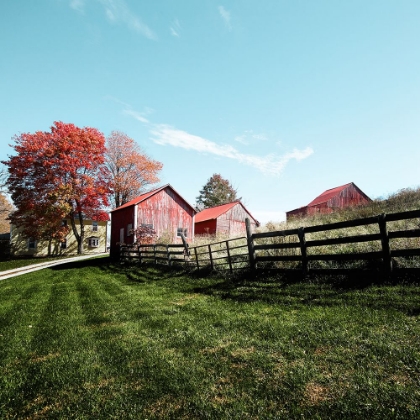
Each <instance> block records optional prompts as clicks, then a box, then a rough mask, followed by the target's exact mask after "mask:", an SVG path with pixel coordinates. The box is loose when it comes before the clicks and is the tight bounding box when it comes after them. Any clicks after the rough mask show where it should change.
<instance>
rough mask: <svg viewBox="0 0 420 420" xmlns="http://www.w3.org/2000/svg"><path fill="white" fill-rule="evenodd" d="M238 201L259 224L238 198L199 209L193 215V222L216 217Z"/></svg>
mask: <svg viewBox="0 0 420 420" xmlns="http://www.w3.org/2000/svg"><path fill="white" fill-rule="evenodd" d="M238 203H239V204H240V205H241V206H242V207H243V208H244V210H245V211H246V212H247V213H248V214H249V215H250V216H251V217H252V218H253V219H254V221H255V222H256V223H257V225H259V222H258V220H257V219H256V218H255V217H254V216H253V215H252V214H251V213H250V212H249V210H248V209H247V208H246V207H245V206H244V204H243V203H242V201H241V200H239V199H238V200H234V201H231V202H230V203H225V204H218V205H217V206H213V207H209V208H207V209H204V210H201V211H200V212H198V213H197V214H196V216H195V223H200V222H204V221H206V220H212V219H217V218H218V217H219V216H221V215H222V214H224V213H226V212H227V211H228V210H230V209H231V208H232V207H234V205H235V204H238ZM221 207H223V209H220V208H221Z"/></svg>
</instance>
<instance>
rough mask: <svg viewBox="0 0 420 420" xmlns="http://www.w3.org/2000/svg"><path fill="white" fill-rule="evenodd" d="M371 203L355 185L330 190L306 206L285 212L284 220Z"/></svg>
mask: <svg viewBox="0 0 420 420" xmlns="http://www.w3.org/2000/svg"><path fill="white" fill-rule="evenodd" d="M370 201H372V200H371V199H370V198H369V197H368V196H367V195H366V194H365V193H364V192H363V191H362V190H361V189H360V188H359V187H358V186H357V185H356V184H354V183H353V182H350V183H349V184H345V185H342V186H340V187H335V188H331V189H329V190H326V191H324V192H323V193H322V194H321V195H319V196H318V197H316V198H314V199H313V200H312V201H311V202H310V203H309V204H308V205H306V206H303V207H299V208H297V209H294V210H290V211H288V212H286V219H287V220H289V219H290V218H291V217H298V216H300V217H302V216H310V215H313V214H317V213H322V214H327V213H332V212H333V211H335V210H337V209H342V208H345V207H349V206H357V205H361V204H367V203H369V202H370Z"/></svg>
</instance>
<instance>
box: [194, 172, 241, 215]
mask: <svg viewBox="0 0 420 420" xmlns="http://www.w3.org/2000/svg"><path fill="white" fill-rule="evenodd" d="M196 200H197V201H196V205H197V208H198V209H199V210H203V209H207V208H209V207H214V206H219V205H220V204H226V203H231V202H232V201H236V200H239V198H237V191H236V189H235V188H233V186H232V185H231V183H230V182H229V181H228V180H227V179H224V178H222V176H221V175H220V174H213V176H212V177H211V178H210V179H209V180H208V181H207V183H206V184H205V185H204V187H203V189H202V190H200V195H199V196H198V197H197V199H196Z"/></svg>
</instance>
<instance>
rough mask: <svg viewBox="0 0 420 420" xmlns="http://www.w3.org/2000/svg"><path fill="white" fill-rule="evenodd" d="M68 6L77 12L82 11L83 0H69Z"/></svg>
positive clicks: (83, 8)
mask: <svg viewBox="0 0 420 420" xmlns="http://www.w3.org/2000/svg"><path fill="white" fill-rule="evenodd" d="M70 7H71V8H72V9H73V10H76V11H77V12H84V10H85V0H70Z"/></svg>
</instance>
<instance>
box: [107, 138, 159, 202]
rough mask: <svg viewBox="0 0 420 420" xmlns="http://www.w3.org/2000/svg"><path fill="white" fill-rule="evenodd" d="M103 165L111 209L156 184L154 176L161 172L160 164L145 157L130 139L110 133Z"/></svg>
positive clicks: (156, 178)
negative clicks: (108, 175) (107, 182)
mask: <svg viewBox="0 0 420 420" xmlns="http://www.w3.org/2000/svg"><path fill="white" fill-rule="evenodd" d="M106 165H107V167H108V169H109V171H110V173H111V186H112V189H113V191H114V193H113V196H112V202H113V203H112V204H113V206H114V208H115V207H119V206H122V205H123V204H125V203H127V202H128V201H130V200H131V199H133V198H135V197H137V196H138V195H140V194H141V193H142V192H143V191H144V189H145V188H146V187H147V186H149V185H151V184H155V183H156V182H159V178H158V176H157V174H158V172H159V171H160V170H161V169H162V163H160V162H158V161H156V160H153V159H151V158H150V157H149V156H147V155H146V154H145V153H144V152H143V151H142V149H141V148H140V146H139V145H138V144H137V143H136V142H135V141H134V140H133V139H132V138H130V137H128V136H127V135H126V134H124V133H122V132H120V131H112V132H111V135H110V136H109V137H108V138H107V151H106Z"/></svg>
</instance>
